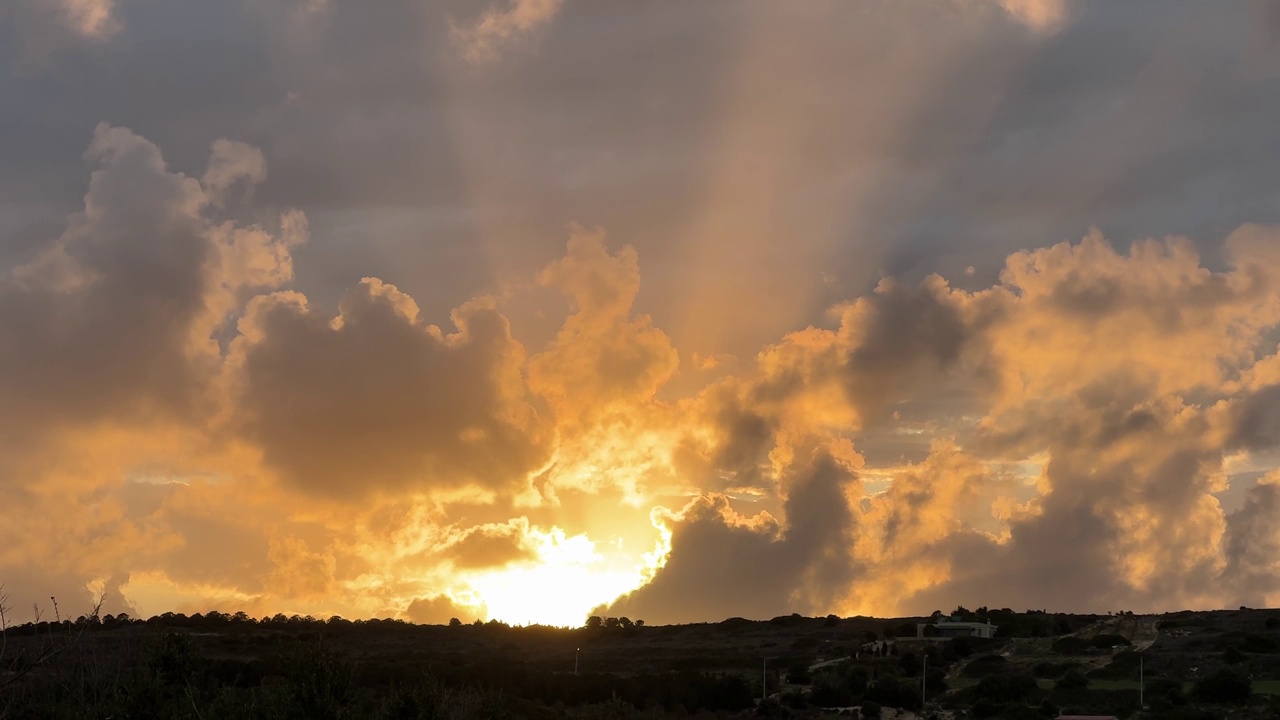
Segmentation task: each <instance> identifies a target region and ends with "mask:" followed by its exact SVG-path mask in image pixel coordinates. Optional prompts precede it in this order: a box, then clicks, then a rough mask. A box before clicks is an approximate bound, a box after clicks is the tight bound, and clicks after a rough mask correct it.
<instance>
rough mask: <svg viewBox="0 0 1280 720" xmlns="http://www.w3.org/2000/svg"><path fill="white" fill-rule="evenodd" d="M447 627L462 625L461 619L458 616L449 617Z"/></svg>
mask: <svg viewBox="0 0 1280 720" xmlns="http://www.w3.org/2000/svg"><path fill="white" fill-rule="evenodd" d="M449 627H462V621H461V620H459V619H458V618H449Z"/></svg>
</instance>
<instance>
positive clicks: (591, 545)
mask: <svg viewBox="0 0 1280 720" xmlns="http://www.w3.org/2000/svg"><path fill="white" fill-rule="evenodd" d="M530 535H531V536H532V537H534V538H536V539H537V542H538V547H537V557H536V559H534V560H531V561H530V562H527V563H519V564H513V565H510V566H507V567H505V568H503V569H501V570H496V571H489V572H485V573H480V574H477V575H475V576H473V577H471V578H469V579H468V580H467V585H468V588H469V590H470V592H469V593H467V594H471V595H474V596H475V598H476V600H477V601H478V604H483V606H484V607H485V608H486V611H487V612H486V614H487V615H488V618H489V619H491V620H498V621H501V622H505V623H508V624H510V625H555V626H559V627H577V626H580V625H582V624H583V623H585V622H586V619H587V617H588V616H589V615H590V614H591V612H592V610H594V609H595V608H598V607H600V606H601V605H605V604H608V603H611V602H613V601H614V600H616V599H618V598H619V597H621V596H623V595H625V594H626V593H628V592H631V591H633V590H635V589H637V588H639V587H641V586H642V585H644V584H645V583H646V582H648V581H649V580H650V579H651V578H652V577H653V573H654V572H655V571H656V570H657V568H658V567H660V566H661V563H662V561H663V560H665V557H666V545H667V543H668V542H669V539H668V538H667V537H666V536H665V535H664V536H661V537H660V538H659V541H658V543H657V544H656V546H655V547H654V548H652V549H649V550H645V551H640V552H630V551H628V550H627V549H626V548H625V546H624V544H623V543H622V542H620V541H618V542H615V543H611V544H607V545H604V546H598V545H597V543H596V542H593V541H592V540H591V539H590V538H588V537H587V536H586V535H585V534H580V535H573V536H568V535H566V534H565V533H564V531H562V530H560V529H558V528H553V529H552V530H551V531H549V532H545V533H544V532H539V531H536V530H533V531H531V532H530Z"/></svg>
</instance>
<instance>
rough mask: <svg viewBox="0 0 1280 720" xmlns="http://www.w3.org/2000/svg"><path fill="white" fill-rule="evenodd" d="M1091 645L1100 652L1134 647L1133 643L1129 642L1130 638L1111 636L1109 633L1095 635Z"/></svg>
mask: <svg viewBox="0 0 1280 720" xmlns="http://www.w3.org/2000/svg"><path fill="white" fill-rule="evenodd" d="M1089 644H1090V645H1092V646H1093V647H1096V648H1098V649H1100V650H1110V649H1111V648H1113V647H1129V646H1131V645H1133V643H1131V642H1129V639H1128V638H1126V637H1124V636H1122V635H1109V634H1107V633H1103V634H1101V635H1095V636H1094V637H1093V640H1091V641H1090V643H1089Z"/></svg>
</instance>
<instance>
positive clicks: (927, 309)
mask: <svg viewBox="0 0 1280 720" xmlns="http://www.w3.org/2000/svg"><path fill="white" fill-rule="evenodd" d="M0 66H2V67H0V498H3V499H2V500H0V583H3V588H4V589H3V594H4V595H5V596H7V598H8V600H7V601H6V604H7V605H8V606H9V607H10V608H11V610H10V612H9V614H8V616H7V617H9V618H10V620H11V621H23V620H27V619H31V618H32V617H35V616H36V615H37V614H40V615H43V616H45V617H48V616H50V615H51V613H52V609H53V608H52V600H51V598H55V597H56V598H57V603H58V605H59V607H60V612H62V613H66V612H72V613H80V612H85V611H86V610H87V609H88V608H89V607H91V605H92V603H93V602H94V600H95V599H97V598H101V599H102V602H103V612H110V613H119V612H127V613H129V614H130V615H133V616H143V617H145V616H150V615H155V614H160V613H163V612H184V613H195V612H207V611H209V610H219V611H221V612H229V613H230V612H236V611H245V612H248V613H249V614H251V615H253V616H255V617H263V616H269V615H275V614H277V613H284V614H285V615H292V614H300V615H308V614H309V615H313V616H317V617H329V616H331V615H335V614H336V615H341V616H343V617H347V618H367V617H395V618H403V619H406V620H410V621H414V622H428V623H439V622H446V621H448V620H449V619H450V618H452V617H458V618H460V619H461V620H463V621H464V622H470V621H472V620H475V619H480V620H500V621H503V622H508V623H512V624H530V623H543V624H555V625H578V624H581V623H582V622H583V621H584V620H585V618H586V617H587V616H589V615H591V614H600V615H608V616H627V617H630V618H632V619H643V620H645V621H646V622H648V623H650V624H661V623H679V622H699V621H716V620H720V619H724V618H726V617H732V616H741V617H749V618H769V617H773V616H776V615H783V614H790V613H793V612H798V613H801V614H805V615H826V614H829V613H835V614H838V615H842V616H849V615H877V616H895V615H899V616H900V615H912V614H928V613H929V612H932V611H933V610H936V609H942V610H949V609H950V608H953V607H955V606H957V605H965V606H967V607H977V606H983V605H985V606H990V607H1010V608H1013V609H1017V610H1024V609H1047V610H1052V611H1075V612H1108V611H1116V610H1132V611H1137V612H1156V611H1165V610H1174V609H1182V608H1218V607H1235V606H1238V605H1249V606H1275V605H1278V604H1280V567H1278V564H1280V352H1278V350H1280V348H1278V344H1280V197H1278V196H1277V194H1278V191H1280V164H1277V163H1276V160H1275V158H1276V157H1280V134H1278V133H1277V132H1276V130H1275V128H1276V119H1277V118H1280V2H1275V1H1274V0H1223V1H1222V2H1214V3H1206V2H1201V1H1199V0H1127V1H1126V2H1123V3H1120V2H1101V1H1098V2H1091V1H1088V0H892V1H890V0H838V1H837V0H806V1H805V2H775V1H773V0H708V1H706V2H684V1H683V0H656V1H654V2H644V3H635V2H624V1H622V0H591V1H588V0H380V1H379V2H358V1H356V0H227V1H226V2H216V3H211V2H202V1H200V0H167V1H166V2H152V1H148V0H8V1H7V2H5V3H4V4H3V6H0Z"/></svg>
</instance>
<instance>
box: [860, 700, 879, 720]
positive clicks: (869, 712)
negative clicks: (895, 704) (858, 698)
mask: <svg viewBox="0 0 1280 720" xmlns="http://www.w3.org/2000/svg"><path fill="white" fill-rule="evenodd" d="M880 711H881V708H880V706H879V705H878V704H876V703H873V702H864V703H862V717H864V718H870V720H880Z"/></svg>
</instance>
